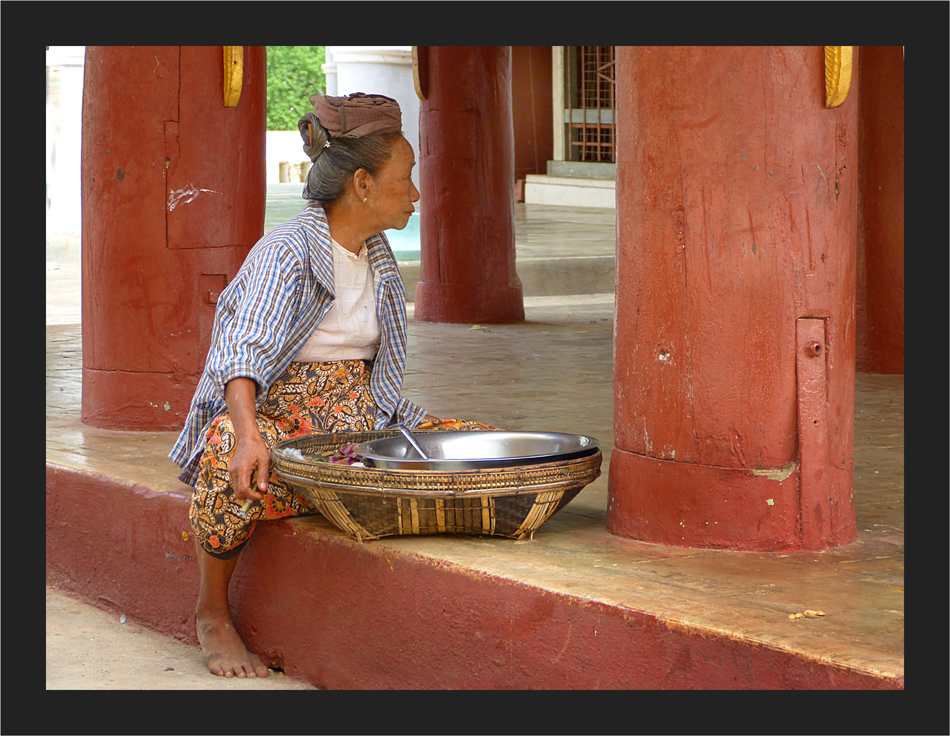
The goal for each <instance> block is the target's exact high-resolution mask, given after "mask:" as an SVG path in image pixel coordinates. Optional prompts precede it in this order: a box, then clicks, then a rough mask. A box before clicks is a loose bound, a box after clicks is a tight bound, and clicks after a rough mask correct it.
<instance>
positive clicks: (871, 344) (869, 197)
mask: <svg viewBox="0 0 950 736" xmlns="http://www.w3.org/2000/svg"><path fill="white" fill-rule="evenodd" d="M858 107H859V134H860V138H859V140H860V153H859V157H860V162H861V165H860V167H859V168H860V171H859V200H858V301H857V320H858V321H857V356H856V360H857V368H858V370H859V371H866V372H869V373H903V372H904V49H903V48H902V47H900V46H862V47H861V94H860V97H859V99H858Z"/></svg>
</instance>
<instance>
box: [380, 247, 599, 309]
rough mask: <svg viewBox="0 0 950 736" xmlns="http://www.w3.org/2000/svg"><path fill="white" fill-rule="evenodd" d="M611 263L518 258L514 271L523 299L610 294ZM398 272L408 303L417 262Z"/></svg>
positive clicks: (590, 258) (593, 258)
mask: <svg viewBox="0 0 950 736" xmlns="http://www.w3.org/2000/svg"><path fill="white" fill-rule="evenodd" d="M614 263H615V259H614V257H613V256H599V255H598V256H562V257H557V258H519V259H518V260H517V261H516V264H515V268H516V270H517V272H518V278H520V279H521V286H522V289H523V294H524V296H526V297H533V296H560V295H575V294H612V293H613V292H614V273H615V268H614ZM399 271H400V273H401V274H402V280H403V283H404V284H405V286H406V298H407V299H408V300H409V301H412V300H413V299H414V297H415V293H416V285H417V284H418V283H419V278H420V262H419V261H400V262H399Z"/></svg>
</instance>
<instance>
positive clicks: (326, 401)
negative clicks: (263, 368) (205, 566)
mask: <svg viewBox="0 0 950 736" xmlns="http://www.w3.org/2000/svg"><path fill="white" fill-rule="evenodd" d="M370 374H371V369H370V367H369V364H368V363H367V362H365V361H362V360H341V361H334V362H329V363H291V364H290V366H289V367H288V368H287V370H286V371H285V372H284V374H283V375H282V376H281V377H280V378H278V379H277V381H275V382H274V384H273V386H271V388H270V391H269V392H268V394H267V398H266V400H265V401H264V403H263V404H262V405H261V406H260V407H259V408H258V410H257V428H258V429H259V430H260V433H261V437H262V438H263V439H264V442H265V444H266V445H267V447H268V448H271V447H273V446H274V445H275V444H277V443H278V442H280V441H282V440H285V439H290V438H292V437H299V436H301V435H308V434H314V433H323V432H365V431H369V430H372V429H373V422H374V419H375V416H376V403H375V401H373V397H372V394H371V392H370V388H369V385H370ZM235 444H236V440H235V436H234V425H233V424H232V422H231V417H230V416H229V415H228V413H227V412H224V413H223V414H221V415H219V416H218V417H217V418H215V420H214V421H213V422H212V423H211V426H210V427H209V429H208V432H207V435H206V437H205V445H204V452H203V453H202V456H201V460H200V463H199V476H198V480H197V482H196V483H195V493H194V498H193V500H192V504H191V510H190V512H189V518H190V520H191V525H192V527H193V528H194V530H195V534H196V535H197V538H198V542H199V544H200V545H201V547H202V549H204V550H205V551H206V552H208V554H211V555H213V556H215V557H219V558H221V559H228V558H230V557H233V556H234V555H236V554H237V553H238V552H239V551H240V547H241V546H242V545H243V544H244V542H246V541H247V540H248V538H249V537H250V536H251V534H252V533H253V531H254V527H255V526H256V525H257V522H258V521H260V520H262V519H265V520H267V519H285V518H288V517H291V516H299V515H302V514H315V513H317V510H316V509H315V508H314V507H313V506H312V505H311V504H310V503H309V502H308V501H307V500H306V499H305V498H304V497H303V496H301V495H299V494H297V493H294V492H293V491H292V490H291V489H290V488H289V487H288V486H287V484H286V483H284V482H283V481H282V480H280V478H279V477H278V476H277V475H276V473H275V472H274V470H273V469H272V470H271V472H270V475H269V477H268V486H267V493H266V494H265V495H264V498H263V499H262V500H261V501H255V502H254V503H252V504H251V505H250V507H249V508H248V509H247V511H246V512H243V513H242V510H241V507H242V506H243V503H244V502H243V501H241V500H240V499H236V498H235V497H234V489H233V488H231V477H230V475H229V472H228V467H229V464H230V462H231V458H232V457H233V456H234V449H235ZM251 482H252V484H253V483H254V482H256V479H252V481H251Z"/></svg>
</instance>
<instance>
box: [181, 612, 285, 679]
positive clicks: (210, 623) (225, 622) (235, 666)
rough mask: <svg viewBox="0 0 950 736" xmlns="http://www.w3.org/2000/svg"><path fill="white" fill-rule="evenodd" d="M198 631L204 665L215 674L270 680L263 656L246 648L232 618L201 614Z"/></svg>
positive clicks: (199, 613)
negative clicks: (267, 678) (262, 660)
mask: <svg viewBox="0 0 950 736" xmlns="http://www.w3.org/2000/svg"><path fill="white" fill-rule="evenodd" d="M197 629H198V641H199V642H200V643H201V651H202V653H203V654H204V658H205V664H207V665H208V671H209V672H211V674H212V675H218V676H219V677H267V676H268V675H269V674H270V670H269V669H268V668H267V666H266V665H265V664H264V663H263V662H261V659H260V657H258V656H257V655H256V654H254V653H253V652H249V651H248V650H247V647H245V646H244V642H243V641H242V640H241V637H240V636H239V635H238V633H237V631H236V630H235V628H234V622H233V621H232V620H231V616H230V615H224V616H213V615H203V614H202V613H201V611H198V612H197Z"/></svg>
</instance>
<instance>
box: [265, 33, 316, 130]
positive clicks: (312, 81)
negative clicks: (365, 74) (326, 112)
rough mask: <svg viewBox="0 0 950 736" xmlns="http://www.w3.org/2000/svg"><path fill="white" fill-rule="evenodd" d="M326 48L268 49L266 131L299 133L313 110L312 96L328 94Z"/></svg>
mask: <svg viewBox="0 0 950 736" xmlns="http://www.w3.org/2000/svg"><path fill="white" fill-rule="evenodd" d="M325 62H326V47H325V46H268V47H267V129H268V130H297V121H298V120H299V119H300V117H301V116H302V115H304V114H306V113H308V112H310V110H312V109H313V106H312V105H311V104H310V99H309V98H310V95H313V94H317V93H319V94H326V87H327V80H326V75H325V74H324V73H323V69H322V68H321V67H322V65H323V64H324V63H325Z"/></svg>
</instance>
